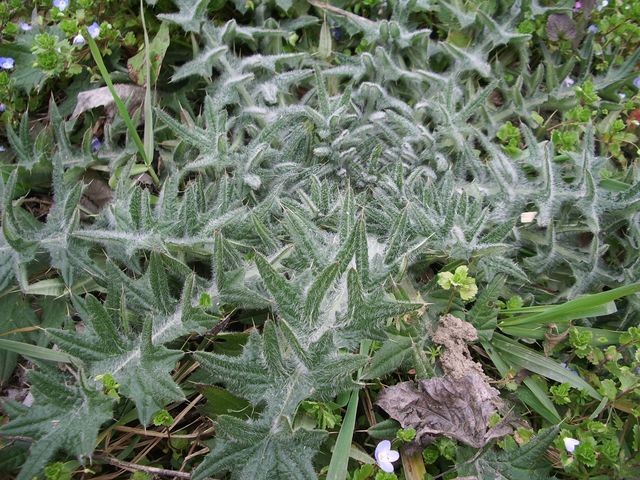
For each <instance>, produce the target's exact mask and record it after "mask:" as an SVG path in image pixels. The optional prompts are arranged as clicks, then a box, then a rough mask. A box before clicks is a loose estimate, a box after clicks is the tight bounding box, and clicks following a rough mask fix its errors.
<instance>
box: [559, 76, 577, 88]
mask: <svg viewBox="0 0 640 480" xmlns="http://www.w3.org/2000/svg"><path fill="white" fill-rule="evenodd" d="M574 83H576V81H575V80H574V79H573V78H571V77H567V78H565V79H564V80H563V81H562V86H563V87H571V86H572V85H573V84H574Z"/></svg>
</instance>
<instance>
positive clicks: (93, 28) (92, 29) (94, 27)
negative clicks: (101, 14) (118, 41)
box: [87, 22, 100, 38]
mask: <svg viewBox="0 0 640 480" xmlns="http://www.w3.org/2000/svg"><path fill="white" fill-rule="evenodd" d="M87 31H88V32H89V35H90V36H91V38H98V35H100V25H98V24H97V23H96V22H93V23H92V24H91V25H89V26H88V27H87Z"/></svg>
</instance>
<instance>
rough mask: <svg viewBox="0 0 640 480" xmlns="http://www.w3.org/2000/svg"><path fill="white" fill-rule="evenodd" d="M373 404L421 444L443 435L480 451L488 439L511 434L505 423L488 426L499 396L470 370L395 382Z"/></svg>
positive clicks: (478, 375) (482, 378) (480, 376)
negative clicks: (460, 374)
mask: <svg viewBox="0 0 640 480" xmlns="http://www.w3.org/2000/svg"><path fill="white" fill-rule="evenodd" d="M377 404H378V405H379V406H380V407H381V408H382V409H383V410H384V411H385V412H387V413H388V414H389V415H390V416H391V417H392V418H394V419H395V420H397V421H398V422H400V424H401V425H402V428H413V429H415V430H416V441H417V442H419V443H421V444H424V443H427V442H428V441H429V439H430V437H432V436H434V435H444V436H446V437H449V438H454V439H456V440H459V441H461V442H463V443H465V444H467V445H470V446H472V447H474V448H481V447H483V446H484V445H486V443H487V442H488V441H489V440H491V439H492V438H497V437H502V436H504V435H506V434H508V433H511V427H509V426H508V425H505V424H499V425H497V426H495V427H493V428H490V427H489V419H490V418H491V416H492V415H493V414H494V413H495V412H496V410H497V406H498V405H499V404H500V399H499V393H498V391H497V390H496V389H494V388H492V387H491V386H489V385H488V384H487V382H486V381H485V379H484V377H483V376H482V375H480V374H479V373H477V372H474V371H472V372H469V373H468V374H467V375H465V376H463V377H461V378H454V377H452V376H450V375H445V376H444V377H439V378H432V379H429V380H420V381H419V382H403V383H399V384H397V385H394V386H392V387H389V388H386V389H385V390H383V391H382V393H381V394H380V396H379V397H378V401H377Z"/></svg>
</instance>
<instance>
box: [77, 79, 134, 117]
mask: <svg viewBox="0 0 640 480" xmlns="http://www.w3.org/2000/svg"><path fill="white" fill-rule="evenodd" d="M113 87H114V88H115V90H116V93H117V94H118V96H119V97H120V99H121V100H122V101H123V102H124V103H125V105H127V108H128V110H129V114H131V113H132V112H133V111H134V110H136V109H137V108H139V107H140V105H142V101H143V100H144V93H145V89H144V88H143V87H138V86H137V85H127V84H122V83H121V84H116V85H114V86H113ZM97 107H105V110H106V113H107V118H108V119H112V118H113V117H114V116H115V114H116V112H117V109H116V105H115V102H114V100H113V96H112V95H111V92H110V91H109V89H108V88H107V87H101V88H94V89H93V90H87V91H86V92H80V93H79V94H78V102H77V103H76V108H75V109H74V110H73V113H72V114H71V118H77V117H79V116H80V115H81V114H83V113H84V112H86V111H87V110H91V109H93V108H97Z"/></svg>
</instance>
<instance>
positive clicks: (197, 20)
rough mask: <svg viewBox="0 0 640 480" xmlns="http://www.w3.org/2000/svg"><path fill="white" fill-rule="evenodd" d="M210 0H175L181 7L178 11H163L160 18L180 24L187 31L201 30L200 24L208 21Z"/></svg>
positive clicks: (196, 31) (197, 31)
mask: <svg viewBox="0 0 640 480" xmlns="http://www.w3.org/2000/svg"><path fill="white" fill-rule="evenodd" d="M209 1H210V0H173V3H174V4H175V5H176V6H177V7H178V8H179V9H180V11H179V12H178V13H162V14H160V15H158V18H159V19H160V20H166V21H168V22H171V23H175V24H177V25H180V27H181V28H182V29H183V30H184V31H185V32H194V33H199V32H200V25H202V23H204V22H205V21H207V7H208V6H209Z"/></svg>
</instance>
